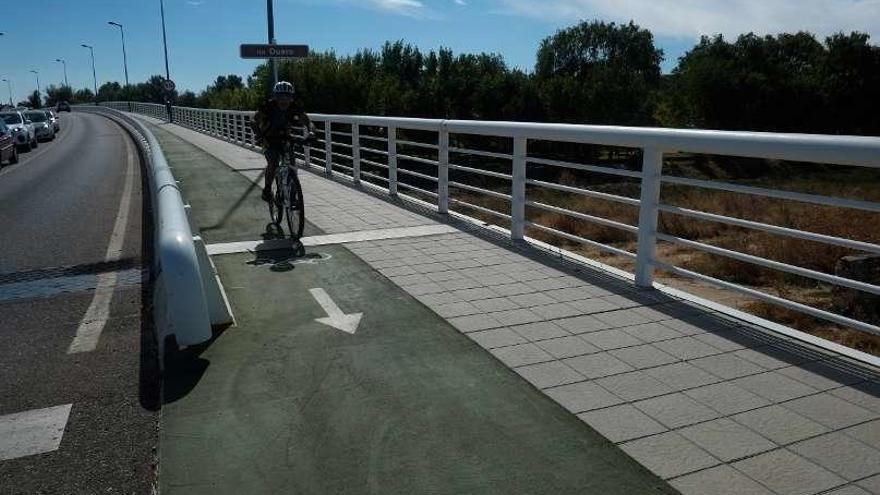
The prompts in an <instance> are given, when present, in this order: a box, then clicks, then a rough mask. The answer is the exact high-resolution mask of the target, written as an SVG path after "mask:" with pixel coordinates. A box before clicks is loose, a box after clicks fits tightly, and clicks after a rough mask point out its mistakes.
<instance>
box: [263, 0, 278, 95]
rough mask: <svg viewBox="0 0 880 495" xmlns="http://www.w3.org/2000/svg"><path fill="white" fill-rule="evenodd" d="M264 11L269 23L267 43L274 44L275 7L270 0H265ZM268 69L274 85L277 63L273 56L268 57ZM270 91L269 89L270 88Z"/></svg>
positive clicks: (276, 78)
mask: <svg viewBox="0 0 880 495" xmlns="http://www.w3.org/2000/svg"><path fill="white" fill-rule="evenodd" d="M266 13H267V16H266V17H267V21H268V23H269V44H270V45H274V44H275V9H274V6H273V1H272V0H266ZM269 70H270V72H271V74H272V86H273V87H274V86H275V83H277V82H278V64H276V63H275V59H274V58H270V59H269ZM270 91H271V89H270Z"/></svg>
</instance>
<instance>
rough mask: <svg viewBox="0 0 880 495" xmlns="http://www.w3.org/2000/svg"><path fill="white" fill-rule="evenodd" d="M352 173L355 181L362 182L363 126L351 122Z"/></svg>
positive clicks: (356, 182)
mask: <svg viewBox="0 0 880 495" xmlns="http://www.w3.org/2000/svg"><path fill="white" fill-rule="evenodd" d="M351 175H352V177H354V183H355V184H359V183H360V182H361V126H360V125H359V124H358V123H357V122H355V123H354V124H351Z"/></svg>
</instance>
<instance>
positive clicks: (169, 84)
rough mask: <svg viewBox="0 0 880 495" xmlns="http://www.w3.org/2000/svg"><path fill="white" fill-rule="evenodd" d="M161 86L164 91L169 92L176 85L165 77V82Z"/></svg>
mask: <svg viewBox="0 0 880 495" xmlns="http://www.w3.org/2000/svg"><path fill="white" fill-rule="evenodd" d="M162 86H163V87H164V88H165V91H167V92H169V93H170V92H172V91H174V89H175V88H177V85H176V84H174V81H172V80H171V79H166V80H165V83H164V84H162Z"/></svg>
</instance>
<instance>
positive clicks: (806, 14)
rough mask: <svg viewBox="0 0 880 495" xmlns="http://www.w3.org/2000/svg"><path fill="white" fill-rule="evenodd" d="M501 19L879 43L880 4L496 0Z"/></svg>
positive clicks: (865, 0) (850, 0) (878, 0)
mask: <svg viewBox="0 0 880 495" xmlns="http://www.w3.org/2000/svg"><path fill="white" fill-rule="evenodd" d="M496 1H497V2H498V4H500V5H501V6H502V7H503V8H504V10H503V12H505V13H510V14H516V15H523V16H528V17H534V18H539V19H544V20H552V21H567V22H571V23H572V24H573V23H575V22H577V21H579V20H581V19H596V18H600V19H607V20H614V21H621V22H626V21H629V20H630V19H632V20H633V21H635V23H636V24H639V25H640V26H642V27H645V28H648V29H650V30H651V31H652V32H653V33H654V34H655V35H660V36H672V37H682V38H694V37H697V36H700V35H702V34H715V33H721V34H724V35H725V36H737V35H739V34H742V33H747V32H751V31H754V32H756V33H758V34H772V33H779V32H795V31H801V30H806V31H810V32H812V33H815V34H817V35H819V36H825V35H828V34H832V33H835V32H838V31H844V32H850V31H861V32H866V33H868V34H870V35H871V36H872V38H873V41H874V42H875V43H877V42H880V0H496Z"/></svg>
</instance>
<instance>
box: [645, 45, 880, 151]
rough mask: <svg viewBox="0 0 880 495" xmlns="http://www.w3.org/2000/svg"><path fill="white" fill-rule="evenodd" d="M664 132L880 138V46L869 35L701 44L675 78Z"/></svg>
mask: <svg viewBox="0 0 880 495" xmlns="http://www.w3.org/2000/svg"><path fill="white" fill-rule="evenodd" d="M662 100H663V102H662V103H661V105H660V108H661V110H662V111H661V112H660V113H659V114H658V115H659V118H660V119H661V121H662V122H663V123H664V124H666V125H675V126H687V127H700V128H712V129H731V130H736V129H743V130H756V131H776V132H810V133H816V132H822V133H833V134H840V133H843V134H878V133H880V123H878V119H877V118H876V116H877V114H878V111H880V47H876V46H872V45H870V44H869V37H868V35H865V34H859V33H852V34H850V35H844V34H837V35H834V36H831V37H829V38H826V40H825V43H824V44H822V43H820V42H819V41H818V40H816V38H815V37H814V36H813V35H812V34H810V33H804V32H801V33H795V34H780V35H777V36H763V37H761V36H756V35H754V34H746V35H742V36H739V37H738V38H737V39H736V41H735V42H733V43H731V42H728V41H726V40H725V39H724V38H723V37H722V36H715V37H713V38H709V37H703V38H702V39H701V40H700V43H699V44H697V46H695V47H694V48H693V49H692V50H690V51H689V52H687V53H686V54H685V55H684V56H683V57H682V58H681V60H680V62H679V65H678V67H677V68H676V69H675V71H674V72H673V74H672V76H671V77H670V80H669V84H668V85H667V88H666V90H665V91H664V95H663V98H662Z"/></svg>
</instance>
